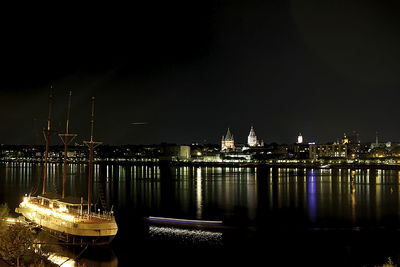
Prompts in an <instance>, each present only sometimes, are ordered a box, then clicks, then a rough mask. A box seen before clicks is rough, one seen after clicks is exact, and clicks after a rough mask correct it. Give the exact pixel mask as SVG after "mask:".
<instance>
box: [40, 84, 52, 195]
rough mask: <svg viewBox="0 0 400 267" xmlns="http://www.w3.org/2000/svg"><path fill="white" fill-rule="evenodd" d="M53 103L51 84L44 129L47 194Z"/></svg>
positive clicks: (43, 191) (44, 189)
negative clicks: (45, 127)
mask: <svg viewBox="0 0 400 267" xmlns="http://www.w3.org/2000/svg"><path fill="white" fill-rule="evenodd" d="M52 104H53V86H52V85H51V86H50V94H49V114H48V116H47V130H44V131H43V134H44V138H45V140H46V152H45V156H44V175H43V189H42V194H43V195H44V194H46V178H47V163H48V156H49V143H50V130H51V108H52Z"/></svg>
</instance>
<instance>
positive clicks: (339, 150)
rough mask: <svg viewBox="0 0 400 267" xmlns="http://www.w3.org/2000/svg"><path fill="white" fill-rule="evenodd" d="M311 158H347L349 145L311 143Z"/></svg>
mask: <svg viewBox="0 0 400 267" xmlns="http://www.w3.org/2000/svg"><path fill="white" fill-rule="evenodd" d="M309 153H310V159H314V160H315V159H318V158H347V145H343V144H333V145H315V144H312V145H310V149H309Z"/></svg>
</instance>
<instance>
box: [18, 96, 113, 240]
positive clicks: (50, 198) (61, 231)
mask: <svg viewBox="0 0 400 267" xmlns="http://www.w3.org/2000/svg"><path fill="white" fill-rule="evenodd" d="M70 97H71V92H70ZM70 97H69V102H68V112H67V126H66V133H65V134H62V135H60V137H61V136H63V137H64V138H65V139H64V140H63V141H64V144H65V157H64V177H63V191H62V195H58V194H57V193H52V192H47V193H46V186H45V185H46V174H47V155H48V147H49V139H50V114H51V99H52V93H50V101H49V103H50V104H49V116H48V123H47V131H46V134H45V137H46V153H45V164H44V169H45V170H44V177H43V190H42V194H39V195H37V196H31V195H25V197H24V198H23V201H22V202H21V203H20V205H19V207H18V208H16V209H15V211H16V212H17V213H20V214H22V215H23V216H24V217H25V218H26V219H27V220H29V221H30V222H32V223H34V224H36V225H37V226H38V227H40V228H42V229H44V230H46V231H47V232H49V233H50V234H51V235H52V236H55V237H56V238H57V239H59V240H62V241H65V242H67V243H68V244H87V245H104V244H108V243H110V242H111V240H112V239H113V238H114V237H115V235H116V234H117V232H118V226H117V223H116V221H115V217H114V213H113V211H112V209H111V211H105V210H104V211H103V212H102V213H101V212H100V210H98V211H97V212H96V211H95V212H92V201H91V198H92V179H93V177H92V176H93V148H94V147H95V145H98V144H100V142H94V141H93V124H94V97H93V98H92V117H91V136H90V141H87V142H85V143H86V144H87V145H88V147H89V181H88V200H87V201H85V202H84V201H83V198H82V197H81V198H76V197H71V196H65V180H66V167H65V166H66V164H67V161H66V155H67V145H68V137H74V136H75V135H72V134H69V132H68V122H69V108H70Z"/></svg>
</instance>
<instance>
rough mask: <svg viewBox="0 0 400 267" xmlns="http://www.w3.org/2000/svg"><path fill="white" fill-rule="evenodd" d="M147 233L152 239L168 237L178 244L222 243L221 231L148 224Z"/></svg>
mask: <svg viewBox="0 0 400 267" xmlns="http://www.w3.org/2000/svg"><path fill="white" fill-rule="evenodd" d="M149 235H150V238H152V239H162V240H165V239H170V240H173V241H175V242H177V243H179V244H195V245H199V244H207V245H213V246H215V245H222V244H223V242H222V233H218V232H211V231H204V230H191V229H180V228H174V227H159V226H150V227H149Z"/></svg>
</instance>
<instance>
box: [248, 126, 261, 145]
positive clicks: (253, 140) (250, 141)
mask: <svg viewBox="0 0 400 267" xmlns="http://www.w3.org/2000/svg"><path fill="white" fill-rule="evenodd" d="M247 145H248V146H249V147H254V146H259V143H258V141H257V136H256V132H255V131H254V128H253V126H251V129H250V133H249V136H248V137H247Z"/></svg>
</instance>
